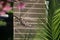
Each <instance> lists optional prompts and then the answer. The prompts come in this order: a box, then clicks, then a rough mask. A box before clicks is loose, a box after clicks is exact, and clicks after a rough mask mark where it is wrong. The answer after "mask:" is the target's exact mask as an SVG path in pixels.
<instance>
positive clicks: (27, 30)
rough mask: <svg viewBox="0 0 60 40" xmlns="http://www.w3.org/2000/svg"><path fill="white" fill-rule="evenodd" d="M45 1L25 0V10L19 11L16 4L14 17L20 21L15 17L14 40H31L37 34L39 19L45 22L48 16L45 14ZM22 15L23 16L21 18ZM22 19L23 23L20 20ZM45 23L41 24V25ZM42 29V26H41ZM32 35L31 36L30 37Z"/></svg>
mask: <svg viewBox="0 0 60 40" xmlns="http://www.w3.org/2000/svg"><path fill="white" fill-rule="evenodd" d="M44 1H45V0H32V1H31V0H24V2H25V3H26V8H25V9H24V10H18V9H17V8H15V6H16V5H17V3H14V15H15V16H17V17H18V18H19V20H18V19H17V18H16V17H14V40H28V37H29V36H30V35H32V36H31V37H30V39H29V40H31V38H32V37H34V35H35V34H36V32H35V30H36V29H39V28H38V27H37V26H36V25H37V20H38V19H39V18H38V17H39V16H40V19H41V20H42V21H43V22H45V19H46V14H45V4H44ZM21 14H22V16H21ZM20 17H21V18H22V22H23V24H22V23H21V20H20ZM42 24H43V23H42V22H41V23H40V25H42ZM40 28H41V29H42V26H40ZM29 34H30V35H29ZM25 37H26V39H25Z"/></svg>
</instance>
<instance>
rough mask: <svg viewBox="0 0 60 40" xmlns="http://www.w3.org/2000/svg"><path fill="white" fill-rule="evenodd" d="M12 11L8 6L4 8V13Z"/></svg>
mask: <svg viewBox="0 0 60 40" xmlns="http://www.w3.org/2000/svg"><path fill="white" fill-rule="evenodd" d="M11 9H12V7H10V6H8V5H6V6H5V7H4V8H3V11H5V12H8V11H10V10H11Z"/></svg>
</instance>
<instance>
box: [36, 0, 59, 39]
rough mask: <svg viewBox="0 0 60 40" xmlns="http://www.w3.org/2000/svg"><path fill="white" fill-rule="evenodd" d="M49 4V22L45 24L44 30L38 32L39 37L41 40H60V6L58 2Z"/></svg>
mask: <svg viewBox="0 0 60 40" xmlns="http://www.w3.org/2000/svg"><path fill="white" fill-rule="evenodd" d="M49 2H50V3H49V11H48V17H47V19H48V21H47V22H46V23H44V24H43V26H42V27H43V28H44V29H41V30H39V31H38V30H37V32H39V34H37V36H38V37H39V38H40V39H39V40H60V31H59V30H60V8H59V6H60V5H57V2H56V0H49ZM41 21H42V20H41ZM42 22H43V21H42ZM39 26H40V24H39Z"/></svg>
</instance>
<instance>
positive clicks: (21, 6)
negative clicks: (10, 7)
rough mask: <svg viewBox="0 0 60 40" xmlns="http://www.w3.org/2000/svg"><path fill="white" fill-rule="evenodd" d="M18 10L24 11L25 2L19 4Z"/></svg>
mask: <svg viewBox="0 0 60 40" xmlns="http://www.w3.org/2000/svg"><path fill="white" fill-rule="evenodd" d="M17 8H18V9H24V8H25V4H24V3H23V2H21V3H20V4H18V6H17Z"/></svg>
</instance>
